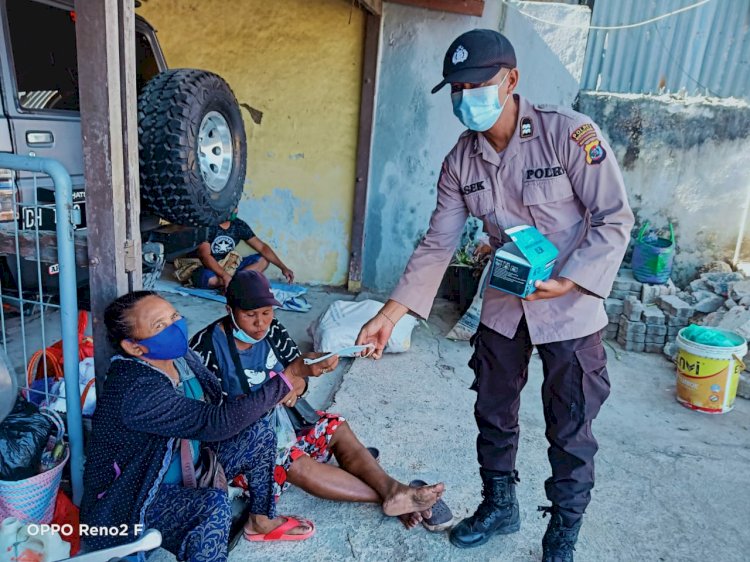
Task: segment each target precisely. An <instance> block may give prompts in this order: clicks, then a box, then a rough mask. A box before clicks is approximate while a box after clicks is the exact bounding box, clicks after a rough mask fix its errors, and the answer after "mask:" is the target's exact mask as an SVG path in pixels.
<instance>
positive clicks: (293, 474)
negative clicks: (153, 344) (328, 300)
mask: <svg viewBox="0 0 750 562" xmlns="http://www.w3.org/2000/svg"><path fill="white" fill-rule="evenodd" d="M226 297H227V311H228V313H229V314H228V315H227V316H225V317H224V318H222V319H220V320H218V321H216V322H214V323H213V324H211V325H210V326H208V327H207V328H205V329H204V330H202V331H200V332H198V333H197V334H196V335H195V336H194V337H193V339H192V340H191V342H190V343H191V347H192V349H193V350H194V351H196V352H197V353H198V355H199V356H200V357H201V358H202V359H203V360H204V363H205V364H206V366H207V367H208V368H209V369H210V370H211V371H212V372H213V373H214V374H215V375H216V376H217V377H219V379H220V380H221V384H222V388H223V389H224V392H226V393H227V394H228V395H229V398H230V399H233V398H234V397H235V396H240V395H243V394H247V393H250V394H252V393H254V392H259V391H260V390H262V389H263V388H264V387H265V385H267V384H269V382H271V381H272V380H273V379H271V378H270V376H271V373H273V372H278V371H282V370H284V369H285V368H288V366H289V365H293V364H294V363H295V362H296V361H298V360H299V359H300V352H299V349H298V348H297V345H296V344H295V343H294V341H293V340H292V339H291V338H290V337H289V334H288V333H287V331H286V330H285V329H284V327H283V326H282V325H281V324H280V323H279V322H278V320H276V319H275V318H274V309H273V307H274V306H279V303H278V302H277V301H276V300H275V299H274V297H273V294H272V293H271V289H270V286H269V283H268V280H267V279H266V278H265V276H264V275H263V274H262V273H259V272H257V271H241V272H238V273H237V274H236V275H235V276H234V278H233V279H232V281H231V282H230V283H229V286H228V288H227V292H226ZM227 335H229V337H227ZM319 355H320V354H308V356H310V357H318V356H319ZM332 359H333V360H334V361H335V362H334V363H318V364H314V365H309V366H308V369H310V371H309V372H307V373H305V374H307V375H313V376H317V375H319V374H322V373H327V372H329V371H330V370H333V369H334V368H335V367H336V364H337V363H338V358H337V357H334V358H332ZM329 361H330V360H329ZM299 394H302V393H301V392H300V393H299ZM297 398H298V396H297V395H292V396H291V397H290V398H289V399H287V400H286V401H284V402H283V404H284V405H286V406H290V407H291V406H294V404H295V402H296V400H297ZM270 409H272V407H270V408H269V410H270ZM318 415H319V416H320V418H319V419H318V420H317V423H315V424H314V426H313V427H312V428H310V429H308V430H306V431H302V432H301V434H300V435H298V438H297V439H296V440H293V441H292V442H291V443H289V446H288V447H282V443H279V447H280V449H281V452H280V453H279V455H278V458H277V460H276V469H275V470H274V493H275V494H276V496H279V495H280V494H281V492H282V491H284V490H285V489H286V488H287V487H288V486H289V484H290V483H291V484H294V485H295V486H298V487H300V488H302V489H303V490H305V491H306V492H308V493H310V494H312V495H315V496H318V497H321V498H325V499H331V500H338V501H350V502H370V503H377V504H379V505H382V509H383V512H384V513H385V514H386V515H390V516H399V518H400V519H401V521H402V523H403V524H404V525H405V526H406V527H407V528H408V529H411V528H412V527H414V526H416V525H418V524H419V523H420V522H422V521H423V520H424V522H425V526H426V527H427V528H428V529H430V530H443V529H445V528H447V527H448V526H449V525H450V523H451V521H452V519H453V516H452V515H451V514H450V510H449V509H448V508H447V506H446V505H445V503H444V502H443V501H442V500H440V496H441V495H442V493H443V490H444V486H443V485H442V484H436V485H434V486H427V485H424V484H425V483H424V482H421V481H420V482H419V484H417V481H415V482H413V483H412V485H413V486H414V487H412V486H406V485H405V484H401V483H400V482H397V481H396V480H394V479H393V478H391V477H390V476H389V475H388V474H387V473H386V472H385V471H384V470H383V469H382V468H381V466H380V464H378V462H377V460H376V459H375V458H374V457H373V455H372V454H370V452H369V451H368V450H367V449H366V448H365V447H364V446H363V445H362V444H361V443H360V442H359V440H358V439H357V437H356V436H355V435H354V432H353V431H352V430H351V428H350V427H349V424H348V423H347V422H346V421H345V420H344V418H342V417H340V416H338V415H336V414H328V413H326V412H318ZM332 455H333V456H335V457H336V460H337V461H338V464H339V466H338V467H336V466H331V465H327V464H324V463H326V462H327V461H328V460H330V458H331V456H332ZM438 500H440V501H439V502H438ZM436 502H438V503H437V505H435V504H436ZM433 506H435V507H434V509H431V508H433ZM250 532H251V533H252V532H260V531H250ZM250 538H251V540H253V539H252V537H250Z"/></svg>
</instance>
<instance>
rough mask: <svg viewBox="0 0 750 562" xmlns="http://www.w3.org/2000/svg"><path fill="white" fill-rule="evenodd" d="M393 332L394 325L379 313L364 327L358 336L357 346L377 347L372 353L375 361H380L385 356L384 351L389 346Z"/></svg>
mask: <svg viewBox="0 0 750 562" xmlns="http://www.w3.org/2000/svg"><path fill="white" fill-rule="evenodd" d="M391 332H393V324H392V323H391V321H390V320H388V318H386V317H385V316H383V315H382V314H380V313H378V314H377V315H376V316H375V317H373V318H372V320H370V321H369V322H368V323H367V324H365V325H364V326H362V329H361V330H360V331H359V336H357V345H367V344H368V343H371V344H373V345H374V346H375V350H374V351H373V352H372V355H370V356H369V357H372V358H373V359H380V358H381V357H382V356H383V350H384V349H385V346H386V345H387V344H388V339H389V338H390V337H391Z"/></svg>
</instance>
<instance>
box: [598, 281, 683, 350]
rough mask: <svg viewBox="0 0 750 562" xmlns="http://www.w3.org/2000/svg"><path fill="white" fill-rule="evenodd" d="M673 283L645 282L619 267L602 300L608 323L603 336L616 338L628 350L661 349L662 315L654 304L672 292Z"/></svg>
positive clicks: (674, 291) (664, 326)
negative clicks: (607, 296) (652, 283)
mask: <svg viewBox="0 0 750 562" xmlns="http://www.w3.org/2000/svg"><path fill="white" fill-rule="evenodd" d="M675 293H677V287H675V285H674V283H672V281H671V280H670V281H669V282H668V283H666V284H664V285H648V284H646V283H641V282H640V281H638V280H636V279H635V277H633V271H632V270H630V269H621V270H620V272H619V273H618V274H617V278H616V279H615V282H614V284H613V289H612V293H611V294H610V297H609V298H608V299H606V300H605V301H604V308H605V310H606V311H607V318H608V319H609V324H608V325H607V329H606V331H605V337H606V338H607V339H611V340H615V339H616V340H617V341H618V342H620V344H621V345H622V346H623V347H624V348H626V349H627V350H628V351H648V352H649V353H658V352H661V351H662V349H663V348H664V342H665V338H666V335H667V326H666V317H665V316H664V314H663V313H662V312H661V310H659V309H658V307H657V306H656V301H657V300H658V299H659V298H660V297H661V296H664V295H674V294H675Z"/></svg>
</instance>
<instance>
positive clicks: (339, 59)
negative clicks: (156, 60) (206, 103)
mask: <svg viewBox="0 0 750 562" xmlns="http://www.w3.org/2000/svg"><path fill="white" fill-rule="evenodd" d="M138 13H139V14H141V15H142V16H144V17H145V18H146V19H148V20H149V22H151V24H152V25H154V26H155V27H156V28H157V30H158V36H159V39H160V42H161V44H162V47H163V49H164V52H165V55H166V58H167V62H168V64H169V66H171V67H175V68H177V67H195V68H203V69H206V70H211V71H213V72H216V73H218V74H220V75H221V76H223V77H224V78H225V79H226V80H227V81H228V82H229V84H230V86H231V87H232V89H233V90H234V93H235V95H236V96H237V99H238V100H239V102H240V103H246V104H248V105H249V106H251V107H253V108H256V109H258V110H260V111H262V112H263V119H262V122H261V124H260V125H257V124H255V123H253V121H252V120H251V119H250V115H249V113H247V112H245V111H244V110H243V114H244V117H245V126H246V130H247V137H248V173H247V179H246V182H245V194H244V197H243V199H242V201H241V203H240V216H241V217H242V218H244V219H245V220H247V221H248V222H249V223H250V224H251V225H252V226H253V228H254V229H255V230H256V232H257V233H258V235H259V236H260V237H261V238H262V239H263V240H265V241H266V242H268V243H270V244H271V245H272V246H273V247H274V248H275V249H276V250H277V252H278V253H279V255H280V256H281V257H282V259H284V260H285V261H286V263H287V264H288V265H289V267H291V268H292V269H294V271H295V272H296V273H297V275H298V278H299V280H300V281H303V282H312V283H324V284H335V285H339V284H344V283H345V282H346V279H347V268H348V261H349V242H350V231H351V216H352V206H353V193H354V188H353V185H354V166H355V159H356V148H357V130H358V121H359V102H360V87H361V77H362V41H363V37H364V18H363V15H362V12H361V11H360V9H358V8H356V7H355V8H353V9H352V7H351V6H350V5H349V4H348V3H347V2H343V1H342V0H284V1H275V2H266V1H264V0H148V1H147V2H144V3H143V6H142V7H141V8H140V9H139V10H138ZM350 18H351V21H350ZM269 273H270V274H271V275H273V276H275V275H277V274H278V272H277V271H276V270H275V268H272V270H271V271H270V272H269Z"/></svg>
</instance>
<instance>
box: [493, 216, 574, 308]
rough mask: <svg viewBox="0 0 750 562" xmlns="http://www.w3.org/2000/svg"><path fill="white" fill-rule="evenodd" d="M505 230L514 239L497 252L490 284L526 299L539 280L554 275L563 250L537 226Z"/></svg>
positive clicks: (494, 287) (544, 279)
mask: <svg viewBox="0 0 750 562" xmlns="http://www.w3.org/2000/svg"><path fill="white" fill-rule="evenodd" d="M505 233H506V234H507V235H508V236H509V237H510V239H511V240H512V242H508V243H507V244H505V245H504V246H503V247H502V248H499V249H498V250H497V251H496V252H495V258H494V260H493V263H492V273H491V274H490V281H489V286H490V287H492V288H493V289H498V290H499V291H504V292H506V293H510V294H511V295H516V296H519V297H521V298H525V297H528V296H529V295H530V294H531V293H533V292H534V291H536V287H535V285H536V282H537V281H546V280H547V279H549V278H550V277H551V276H552V270H553V269H554V267H555V261H556V260H557V256H558V255H559V252H558V250H557V248H555V246H554V244H552V242H550V241H549V240H547V239H546V238H545V237H544V235H543V234H542V233H541V232H539V231H538V230H537V229H536V228H534V227H533V226H529V225H521V226H516V227H514V228H509V229H508V230H506V231H505Z"/></svg>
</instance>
